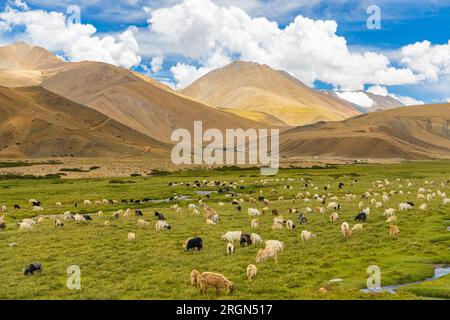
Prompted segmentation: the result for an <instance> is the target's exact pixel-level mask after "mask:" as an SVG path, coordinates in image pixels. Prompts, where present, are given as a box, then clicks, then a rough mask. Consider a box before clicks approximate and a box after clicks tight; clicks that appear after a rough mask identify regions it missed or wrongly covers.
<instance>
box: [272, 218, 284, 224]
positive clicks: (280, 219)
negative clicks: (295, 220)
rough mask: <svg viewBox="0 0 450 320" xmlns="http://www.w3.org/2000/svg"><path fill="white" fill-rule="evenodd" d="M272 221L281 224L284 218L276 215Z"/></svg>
mask: <svg viewBox="0 0 450 320" xmlns="http://www.w3.org/2000/svg"><path fill="white" fill-rule="evenodd" d="M273 223H278V224H281V225H283V224H285V223H286V220H285V219H284V218H283V216H278V217H276V218H274V219H273Z"/></svg>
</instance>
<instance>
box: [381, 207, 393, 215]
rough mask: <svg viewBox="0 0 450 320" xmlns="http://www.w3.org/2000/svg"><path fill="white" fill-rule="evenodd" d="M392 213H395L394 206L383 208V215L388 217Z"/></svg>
mask: <svg viewBox="0 0 450 320" xmlns="http://www.w3.org/2000/svg"><path fill="white" fill-rule="evenodd" d="M394 214H395V209H394V208H388V209H386V210H384V213H383V215H385V216H388V217H390V216H392V215H394Z"/></svg>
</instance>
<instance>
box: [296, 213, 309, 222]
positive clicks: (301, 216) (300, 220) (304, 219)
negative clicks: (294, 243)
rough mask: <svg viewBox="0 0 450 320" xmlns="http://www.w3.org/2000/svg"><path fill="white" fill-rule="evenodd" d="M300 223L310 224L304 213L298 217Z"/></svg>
mask: <svg viewBox="0 0 450 320" xmlns="http://www.w3.org/2000/svg"><path fill="white" fill-rule="evenodd" d="M298 221H299V222H300V224H307V223H308V220H307V219H306V217H305V214H304V213H300V214H299V215H298Z"/></svg>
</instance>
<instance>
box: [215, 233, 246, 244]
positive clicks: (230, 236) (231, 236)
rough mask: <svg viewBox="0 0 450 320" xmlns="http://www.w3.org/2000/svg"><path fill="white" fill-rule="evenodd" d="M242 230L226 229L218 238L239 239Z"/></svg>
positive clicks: (231, 240) (226, 239)
mask: <svg viewBox="0 0 450 320" xmlns="http://www.w3.org/2000/svg"><path fill="white" fill-rule="evenodd" d="M241 236H242V231H228V232H227V233H225V234H223V235H222V236H221V237H220V239H221V240H222V241H228V242H235V241H239V240H241Z"/></svg>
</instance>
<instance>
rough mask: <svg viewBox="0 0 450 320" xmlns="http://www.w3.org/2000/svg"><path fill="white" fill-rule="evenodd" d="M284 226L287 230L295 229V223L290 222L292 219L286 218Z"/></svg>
mask: <svg viewBox="0 0 450 320" xmlns="http://www.w3.org/2000/svg"><path fill="white" fill-rule="evenodd" d="M286 227H287V228H288V230H294V229H295V224H294V222H292V220H287V221H286Z"/></svg>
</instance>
